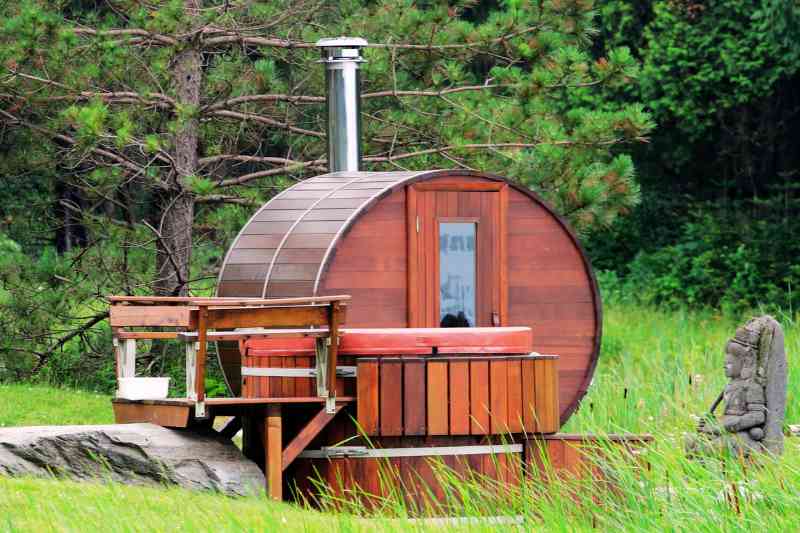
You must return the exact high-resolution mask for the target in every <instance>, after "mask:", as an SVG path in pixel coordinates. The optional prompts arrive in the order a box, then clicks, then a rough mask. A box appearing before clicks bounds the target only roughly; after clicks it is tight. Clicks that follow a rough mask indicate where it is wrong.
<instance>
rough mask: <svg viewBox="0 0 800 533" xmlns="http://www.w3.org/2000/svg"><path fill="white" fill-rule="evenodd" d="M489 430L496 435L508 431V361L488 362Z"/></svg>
mask: <svg viewBox="0 0 800 533" xmlns="http://www.w3.org/2000/svg"><path fill="white" fill-rule="evenodd" d="M489 402H490V405H491V413H490V430H491V432H492V434H494V435H498V434H501V433H508V362H507V361H505V360H494V361H491V362H490V363H489Z"/></svg>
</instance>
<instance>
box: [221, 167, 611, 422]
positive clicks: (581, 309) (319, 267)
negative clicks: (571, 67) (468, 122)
mask: <svg viewBox="0 0 800 533" xmlns="http://www.w3.org/2000/svg"><path fill="white" fill-rule="evenodd" d="M454 179H459V180H466V181H476V182H485V181H492V182H505V180H504V179H503V178H499V177H497V176H491V175H487V174H482V173H478V172H470V171H447V170H445V171H424V172H338V173H331V174H325V175H323V176H317V177H314V178H310V179H308V180H305V181H303V182H301V183H298V184H297V185H295V186H293V187H291V188H289V189H287V190H285V191H283V192H281V193H280V194H278V195H277V196H276V197H275V198H273V199H272V200H271V201H270V202H268V203H267V204H265V205H264V206H263V207H262V208H261V209H260V210H259V211H258V212H256V214H255V215H254V216H253V218H252V219H251V220H250V221H249V222H248V223H247V224H246V225H245V227H244V228H243V229H242V231H241V233H240V234H239V236H238V237H237V238H236V240H235V241H234V243H233V245H232V246H231V249H230V250H229V251H228V255H227V257H226V258H225V262H224V264H223V266H222V269H221V272H220V277H219V284H218V288H217V295H218V296H254V297H262V296H267V297H281V296H310V295H314V294H319V295H331V294H350V295H352V297H353V300H352V302H351V304H350V307H349V309H348V316H347V324H346V326H347V327H351V328H371V327H408V325H409V324H408V311H409V309H408V284H407V273H408V251H407V250H408V234H407V212H406V190H407V186H408V185H409V184H412V183H417V182H421V181H426V182H427V181H436V180H448V181H451V180H454ZM508 183H509V193H508V207H507V222H506V225H505V226H506V228H507V235H506V242H507V250H508V252H507V264H508V272H507V279H508V316H507V317H506V319H504V323H503V324H502V325H506V326H529V327H531V328H532V330H533V339H534V349H535V350H536V351H537V352H539V353H542V354H557V355H559V356H560V360H559V383H560V391H559V396H560V405H561V421H562V423H563V422H565V421H566V419H567V418H568V417H569V415H570V414H571V413H572V411H574V409H575V408H576V407H577V404H578V402H579V400H580V399H581V398H582V397H583V395H584V394H585V391H586V388H587V386H588V384H589V381H590V380H591V377H592V374H593V372H594V366H595V363H596V361H597V356H598V351H599V345H600V328H601V316H600V300H599V295H598V291H597V286H596V283H595V280H594V275H593V274H592V272H591V269H590V267H589V264H588V261H587V260H586V257H585V255H584V254H583V252H582V250H581V248H580V245H579V244H578V242H577V240H576V239H575V237H574V235H573V234H572V232H571V231H570V230H569V228H568V227H567V226H566V224H565V223H564V222H563V221H562V220H561V219H560V218H559V217H558V216H557V215H556V214H554V213H553V211H552V210H550V208H549V207H547V206H546V205H545V204H544V202H543V201H541V200H540V199H539V198H538V197H537V196H536V195H535V194H533V193H531V192H529V191H527V190H525V189H522V188H519V187H518V186H516V185H514V184H513V183H511V182H508ZM276 250H277V251H278V252H277V255H276ZM220 348H221V349H220V359H221V364H222V366H223V368H224V370H225V375H226V379H227V380H228V383H229V385H230V386H231V389H232V390H233V391H234V393H236V394H238V393H239V388H240V381H241V377H240V375H239V367H240V364H241V356H240V354H239V351H238V349H237V347H236V346H227V347H226V346H221V347H220Z"/></svg>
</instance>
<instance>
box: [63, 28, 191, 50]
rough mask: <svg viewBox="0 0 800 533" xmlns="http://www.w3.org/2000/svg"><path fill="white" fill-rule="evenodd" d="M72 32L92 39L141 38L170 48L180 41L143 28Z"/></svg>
mask: <svg viewBox="0 0 800 533" xmlns="http://www.w3.org/2000/svg"><path fill="white" fill-rule="evenodd" d="M72 31H74V32H75V34H76V35H89V36H92V37H141V38H144V39H145V40H146V41H155V42H157V43H161V44H165V45H169V46H175V45H177V44H178V41H177V40H176V39H175V38H173V37H170V36H168V35H162V34H159V33H153V32H149V31H147V30H144V29H141V28H126V29H111V30H97V29H94V28H83V27H77V28H73V29H72Z"/></svg>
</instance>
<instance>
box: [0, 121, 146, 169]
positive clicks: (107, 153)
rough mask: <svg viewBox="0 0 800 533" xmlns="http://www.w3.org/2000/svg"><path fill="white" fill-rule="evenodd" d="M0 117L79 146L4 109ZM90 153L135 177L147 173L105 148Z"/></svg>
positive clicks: (95, 149)
mask: <svg viewBox="0 0 800 533" xmlns="http://www.w3.org/2000/svg"><path fill="white" fill-rule="evenodd" d="M0 117H4V118H5V119H6V120H5V121H4V122H6V123H7V124H10V125H15V124H18V125H21V126H25V127H26V128H28V129H30V130H32V131H35V132H36V133H39V134H41V135H44V136H46V137H48V138H50V139H51V140H53V141H59V142H61V143H64V144H68V145H70V146H75V145H77V144H78V141H77V140H76V139H75V138H73V137H70V136H69V135H64V134H63V133H56V132H54V131H51V130H48V129H47V128H43V127H41V126H37V125H36V124H33V123H32V122H28V121H27V120H25V119H23V118H21V117H18V116H15V115H12V114H11V113H9V112H7V111H4V110H2V109H0ZM89 152H90V153H93V154H95V155H97V156H99V157H101V158H103V159H107V160H110V161H112V162H114V163H116V164H118V165H120V166H121V167H123V168H124V169H126V170H128V171H129V172H133V173H134V175H144V173H145V169H144V167H141V166H139V165H137V164H136V163H134V162H133V161H131V160H129V159H128V158H126V157H124V156H122V155H120V154H118V153H115V152H112V151H110V150H107V149H105V148H90V149H89Z"/></svg>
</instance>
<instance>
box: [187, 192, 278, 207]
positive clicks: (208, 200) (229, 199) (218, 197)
mask: <svg viewBox="0 0 800 533" xmlns="http://www.w3.org/2000/svg"><path fill="white" fill-rule="evenodd" d="M194 201H195V203H197V204H237V205H245V206H247V207H260V206H261V205H263V202H259V201H257V200H250V199H248V198H239V197H238V196H226V195H223V194H209V195H208V196H198V197H197V198H195V199H194Z"/></svg>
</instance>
